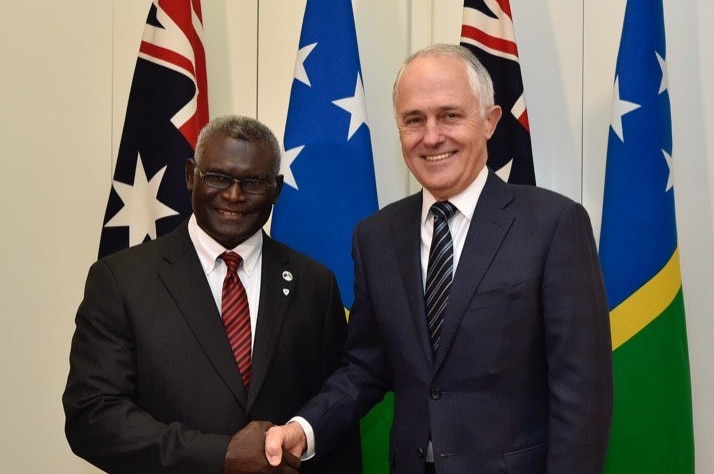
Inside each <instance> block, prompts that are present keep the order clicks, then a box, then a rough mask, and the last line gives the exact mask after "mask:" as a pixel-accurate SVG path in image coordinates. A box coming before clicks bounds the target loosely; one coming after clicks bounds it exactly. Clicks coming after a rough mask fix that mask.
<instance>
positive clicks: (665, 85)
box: [655, 53, 669, 94]
mask: <svg viewBox="0 0 714 474" xmlns="http://www.w3.org/2000/svg"><path fill="white" fill-rule="evenodd" d="M655 54H656V55H657V62H659V67H660V69H661V70H662V82H660V84H659V91H658V92H657V93H658V94H661V93H662V92H664V91H666V90H667V89H669V74H668V73H667V61H666V60H665V59H664V58H663V57H662V56H660V55H659V53H655Z"/></svg>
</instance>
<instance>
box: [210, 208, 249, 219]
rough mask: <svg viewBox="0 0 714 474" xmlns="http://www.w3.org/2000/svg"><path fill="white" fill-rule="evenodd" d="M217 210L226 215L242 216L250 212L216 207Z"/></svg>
mask: <svg viewBox="0 0 714 474" xmlns="http://www.w3.org/2000/svg"><path fill="white" fill-rule="evenodd" d="M216 211H217V212H218V213H219V214H220V215H222V216H225V217H242V216H245V215H247V214H249V213H248V212H237V211H229V210H227V209H216Z"/></svg>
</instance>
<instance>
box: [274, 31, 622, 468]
mask: <svg viewBox="0 0 714 474" xmlns="http://www.w3.org/2000/svg"><path fill="white" fill-rule="evenodd" d="M393 99H394V111H395V117H396V121H397V125H398V128H399V134H400V141H401V145H402V154H403V156H404V159H405V161H406V164H407V166H408V168H409V169H410V171H411V172H412V173H413V174H414V176H415V177H416V178H417V180H418V181H419V182H420V183H421V184H422V186H423V190H422V192H421V193H419V194H417V195H414V196H410V197H407V198H405V199H403V200H401V201H398V202H396V203H394V204H392V205H389V206H387V207H385V208H384V209H383V210H381V211H380V212H378V213H377V214H375V215H374V216H372V217H370V218H368V219H366V220H365V221H363V222H361V223H360V224H359V225H358V226H357V228H356V229H355V232H354V241H353V257H354V263H355V301H354V305H353V306H352V312H351V315H350V326H349V328H348V336H347V343H346V351H347V359H348V363H347V364H346V365H344V366H343V367H341V368H340V369H338V370H337V371H336V372H335V374H333V375H332V376H331V377H330V378H329V379H328V380H327V382H326V384H325V386H324V388H323V390H322V392H321V393H320V394H319V395H318V396H317V397H315V398H313V399H312V400H311V401H310V402H308V403H307V404H306V406H305V407H303V408H302V409H301V410H299V412H298V417H296V418H295V419H294V421H291V422H289V423H288V424H286V425H284V426H280V427H278V426H276V427H273V428H271V429H270V430H269V431H268V435H267V439H266V456H267V457H268V458H269V459H270V461H271V463H275V462H277V461H278V460H280V459H281V449H280V448H281V446H282V447H285V448H288V449H290V450H291V452H292V453H293V454H295V455H301V456H302V457H303V458H310V457H311V456H313V455H314V456H315V458H318V459H319V458H320V457H321V456H324V455H326V454H327V453H329V452H330V451H331V450H332V449H333V448H334V446H336V443H337V442H338V441H339V440H340V439H342V437H343V436H344V434H345V433H346V428H347V427H348V426H349V425H350V424H352V423H354V422H355V421H356V420H358V419H359V418H360V417H361V416H362V415H363V414H364V413H365V412H366V411H367V410H368V409H369V408H370V407H371V406H372V405H373V404H374V403H376V402H377V401H379V400H380V399H381V398H382V396H383V395H384V393H385V392H386V391H388V390H394V405H395V412H394V422H393V426H392V430H391V438H390V446H389V452H390V454H389V456H390V466H391V471H392V472H393V473H396V474H415V473H423V472H426V473H433V472H436V473H437V474H472V473H479V474H481V473H509V474H515V473H551V474H553V473H560V474H575V473H577V474H595V473H600V472H602V469H603V465H604V460H605V454H606V449H607V443H608V438H609V429H610V420H611V410H612V366H611V343H610V332H609V320H608V311H607V305H606V301H605V294H604V290H603V282H602V276H601V271H600V265H599V260H598V257H597V252H596V246H595V242H594V238H593V233H592V228H591V224H590V220H589V218H588V215H587V213H586V211H585V209H584V208H583V207H582V206H581V205H580V204H578V203H576V202H574V201H572V200H570V199H568V198H566V197H563V196H560V195H558V194H555V193H553V192H550V191H546V190H543V189H539V188H536V187H534V186H516V185H510V184H507V183H504V182H503V181H501V180H500V178H498V177H497V176H496V175H495V174H494V173H493V172H492V171H490V170H489V169H488V168H487V167H486V159H487V150H486V143H487V141H488V139H489V138H490V137H491V135H492V134H493V131H494V129H495V127H496V124H497V123H498V120H499V119H500V117H501V109H500V107H498V106H497V105H494V102H493V85H492V83H491V79H490V77H489V76H488V73H487V72H486V70H485V69H484V68H483V66H482V65H481V64H480V63H479V62H478V60H477V59H476V58H475V57H474V56H473V55H471V53H469V52H468V50H466V49H465V48H462V47H460V46H451V45H434V46H431V47H429V48H427V49H425V50H423V51H421V52H418V53H416V54H415V55H413V56H412V57H410V58H409V59H408V60H407V61H406V63H405V65H404V66H403V67H402V69H401V70H400V72H399V75H398V76H397V80H396V82H395V87H394V93H393ZM446 201H448V202H450V203H451V204H446ZM435 202H439V203H440V204H439V207H440V208H444V209H446V208H454V210H455V214H454V215H453V216H451V217H449V215H450V214H451V212H449V213H448V214H447V213H446V212H445V211H439V213H444V214H447V216H446V219H447V223H448V227H447V229H448V231H447V232H445V233H442V232H441V231H439V232H438V233H437V228H439V229H441V228H443V227H444V226H442V225H440V224H437V223H436V222H437V221H436V219H437V217H435V216H434V214H435V213H436V211H435V210H433V209H432V204H434V203H435ZM437 235H438V236H439V238H438V239H437V242H434V243H433V242H432V237H434V236H437ZM447 241H448V242H450V243H449V244H448V245H444V244H443V242H447ZM430 249H432V250H434V249H438V252H437V253H438V255H447V256H448V258H444V259H443V260H442V261H441V265H440V266H438V267H436V268H437V270H433V269H432V256H431V255H430ZM444 249H448V250H444ZM436 260H438V258H436V259H435V261H436ZM439 268H447V269H448V270H447V271H444V272H441V273H440V270H439ZM432 272H435V274H437V275H439V277H438V278H432V277H431V275H432V274H433V273H432ZM452 278H453V280H452ZM432 280H434V281H437V283H433V282H432ZM443 282H446V286H445V288H446V289H445V290H443V291H441V292H434V291H433V290H432V289H431V288H432V287H435V288H440V286H439V285H440V284H441V283H443ZM448 282H451V283H450V286H449V284H448ZM449 288H450V289H449ZM434 294H436V296H433V295H434ZM430 298H435V299H436V301H437V304H435V305H432V304H431V300H430ZM427 300H428V301H427ZM431 306H434V307H436V308H438V307H444V306H445V310H443V312H441V313H439V312H438V311H431V310H429V309H428V308H431ZM428 318H429V321H428Z"/></svg>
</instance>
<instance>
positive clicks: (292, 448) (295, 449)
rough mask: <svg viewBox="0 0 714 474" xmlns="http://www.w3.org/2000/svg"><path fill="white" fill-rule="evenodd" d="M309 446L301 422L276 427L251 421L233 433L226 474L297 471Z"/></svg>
mask: <svg viewBox="0 0 714 474" xmlns="http://www.w3.org/2000/svg"><path fill="white" fill-rule="evenodd" d="M306 448H307V439H306V437H305V433H304V432H303V430H302V428H301V427H300V425H299V424H298V423H294V422H292V423H288V424H286V425H282V426H276V425H273V424H272V423H270V422H269V421H251V422H250V423H248V425H246V426H245V428H243V429H242V430H240V431H238V432H237V433H236V434H234V435H233V437H232V438H231V440H230V442H229V443H228V449H227V450H226V457H225V461H224V463H223V473H224V474H273V473H274V474H297V473H298V472H299V470H300V457H301V456H302V454H303V453H304V452H305V449H306Z"/></svg>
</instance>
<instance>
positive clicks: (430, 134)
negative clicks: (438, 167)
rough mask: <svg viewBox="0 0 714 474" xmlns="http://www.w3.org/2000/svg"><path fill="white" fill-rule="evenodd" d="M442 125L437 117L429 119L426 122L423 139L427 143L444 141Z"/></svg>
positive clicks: (434, 143) (433, 143)
mask: <svg viewBox="0 0 714 474" xmlns="http://www.w3.org/2000/svg"><path fill="white" fill-rule="evenodd" d="M443 139H444V136H443V135H442V133H441V125H440V124H439V122H438V121H437V120H435V119H429V120H427V121H426V122H425V123H424V136H423V138H422V140H423V141H424V144H425V145H436V144H438V143H440V142H441V141H443Z"/></svg>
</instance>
